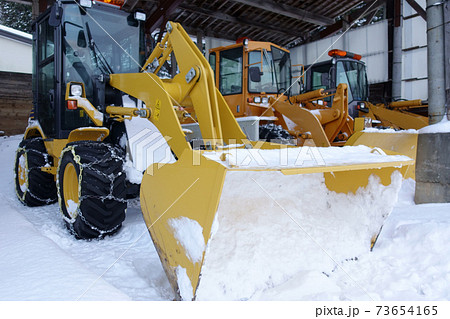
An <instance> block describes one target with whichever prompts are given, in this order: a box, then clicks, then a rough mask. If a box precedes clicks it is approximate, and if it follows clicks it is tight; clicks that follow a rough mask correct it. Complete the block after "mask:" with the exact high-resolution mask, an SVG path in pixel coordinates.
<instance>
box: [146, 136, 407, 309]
mask: <svg viewBox="0 0 450 319" xmlns="http://www.w3.org/2000/svg"><path fill="white" fill-rule="evenodd" d="M265 146H269V144H267V145H266V144H265ZM271 147H273V146H271ZM263 148H264V147H263ZM339 154H340V155H341V156H337V155H339ZM361 154H363V155H364V156H363V155H361ZM299 158H300V160H299ZM411 164H412V161H411V160H410V159H409V158H407V157H405V156H388V155H380V154H378V153H377V152H372V149H370V148H368V147H365V146H358V147H344V148H335V147H328V148H308V147H303V148H284V149H283V150H281V149H263V150H261V149H260V150H258V149H250V150H248V149H244V148H234V149H224V150H221V151H196V150H194V151H192V150H187V151H185V152H184V153H183V155H182V156H181V157H180V158H178V160H177V162H175V163H171V164H165V165H164V166H162V167H158V164H152V167H149V169H148V170H147V171H148V173H146V174H144V178H143V180H142V185H141V206H142V211H143V214H144V218H145V221H146V224H147V227H148V229H149V231H150V235H151V237H152V240H153V242H154V244H155V247H156V249H157V251H158V254H159V256H160V259H161V262H162V265H163V268H164V270H165V272H166V274H167V277H168V278H169V281H170V283H171V285H172V287H173V288H174V291H175V292H176V293H177V296H178V299H181V300H193V299H197V300H246V299H250V298H251V297H252V296H253V295H254V294H255V293H256V292H258V291H263V290H265V289H269V288H270V287H273V286H276V285H279V284H281V283H283V282H284V281H286V280H288V279H289V278H291V277H293V276H294V275H298V274H299V273H301V272H304V271H323V272H326V271H331V270H332V269H333V268H334V267H335V263H339V262H342V261H344V260H345V259H348V258H353V257H355V256H358V255H359V254H361V253H362V252H365V251H368V250H369V249H370V247H371V244H373V242H374V241H375V239H376V238H377V236H378V234H379V232H380V229H381V227H382V225H383V221H384V220H385V218H386V217H387V216H388V215H389V213H390V212H391V210H392V207H393V205H394V203H395V201H396V197H397V193H398V190H399V188H400V184H401V180H402V174H403V173H405V170H407V168H408V167H409V166H410V165H411Z"/></svg>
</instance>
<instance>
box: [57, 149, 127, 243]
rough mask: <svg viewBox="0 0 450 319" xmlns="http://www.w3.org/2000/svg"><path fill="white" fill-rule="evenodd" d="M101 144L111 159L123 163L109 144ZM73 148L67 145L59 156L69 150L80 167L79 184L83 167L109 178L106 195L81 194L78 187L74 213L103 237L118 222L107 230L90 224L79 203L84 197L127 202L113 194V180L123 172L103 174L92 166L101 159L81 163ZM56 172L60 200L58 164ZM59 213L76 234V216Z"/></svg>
mask: <svg viewBox="0 0 450 319" xmlns="http://www.w3.org/2000/svg"><path fill="white" fill-rule="evenodd" d="M103 145H106V146H107V147H108V149H109V151H110V152H111V158H112V159H116V160H119V161H121V162H122V163H123V161H124V159H123V157H121V156H119V155H117V154H116V151H115V150H114V149H113V148H112V147H111V146H110V145H108V144H106V143H105V144H103ZM75 148H76V145H69V146H67V147H66V148H65V149H64V150H63V151H62V153H61V157H60V158H61V159H62V158H63V156H64V154H65V153H66V152H69V151H70V152H71V153H72V155H73V159H74V161H75V162H76V163H77V164H78V166H79V168H80V173H79V176H78V178H79V180H78V183H79V185H80V184H81V181H82V178H83V176H82V175H83V170H84V169H85V168H89V169H90V170H92V171H94V172H96V173H97V174H99V175H101V176H103V177H105V178H107V179H109V181H110V192H109V194H108V195H106V196H94V195H81V187H79V188H78V198H79V204H78V206H77V215H76V216H80V218H81V220H82V221H83V222H84V223H85V224H86V225H87V226H89V227H90V228H91V229H93V230H95V231H97V232H98V233H99V236H98V237H99V238H101V237H104V236H105V235H108V234H109V233H113V232H114V231H115V230H116V229H117V228H118V227H120V226H121V225H120V224H119V225H116V226H115V227H113V228H111V229H107V230H103V229H99V228H98V227H96V226H94V225H92V224H91V223H90V222H89V221H88V220H87V219H86V218H85V217H84V216H83V213H82V212H81V210H80V205H81V202H82V201H83V199H86V198H95V199H100V200H101V201H102V202H103V201H104V200H105V199H113V200H115V201H118V202H122V203H126V202H127V200H126V199H123V198H118V197H115V196H114V195H113V188H114V180H115V178H117V177H119V176H120V175H122V174H123V172H119V173H118V174H105V173H104V172H102V171H100V170H98V169H96V168H94V167H93V166H94V165H97V164H101V163H102V162H104V161H102V160H96V161H93V162H90V163H85V164H83V163H81V160H80V156H79V155H77V154H76V152H75ZM57 172H58V173H57V177H56V181H57V191H58V201H61V198H62V197H61V194H60V187H59V165H58V169H57ZM60 206H61V203H60ZM61 214H62V215H63V219H64V220H65V221H66V222H67V223H68V224H69V225H70V231H71V232H72V233H73V234H76V232H75V231H74V229H73V223H74V222H75V221H76V217H75V218H68V217H66V216H65V215H64V213H63V212H62V211H61Z"/></svg>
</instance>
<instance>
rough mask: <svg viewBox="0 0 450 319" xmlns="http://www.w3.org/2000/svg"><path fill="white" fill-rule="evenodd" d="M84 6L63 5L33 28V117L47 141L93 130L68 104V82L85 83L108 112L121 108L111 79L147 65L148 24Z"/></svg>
mask: <svg viewBox="0 0 450 319" xmlns="http://www.w3.org/2000/svg"><path fill="white" fill-rule="evenodd" d="M80 3H81V4H78V3H76V2H75V1H73V0H72V1H69V0H67V1H58V2H56V3H55V4H54V5H53V6H52V7H51V8H49V9H48V10H47V11H46V12H45V13H43V14H42V15H41V16H40V17H39V18H38V19H37V20H36V22H35V23H34V24H33V51H34V54H33V60H34V61H33V62H34V64H33V111H34V112H33V113H34V114H35V119H37V120H38V121H39V124H40V126H41V128H42V130H43V132H44V134H45V135H46V137H48V138H56V139H64V138H67V137H68V135H69V133H70V132H71V131H72V130H74V129H76V128H80V127H86V126H94V124H93V123H92V121H91V120H90V119H89V117H88V116H87V114H86V113H85V112H84V111H83V110H81V109H73V108H72V107H71V106H70V105H69V104H68V103H67V101H66V98H67V97H66V87H67V84H68V83H70V82H80V83H83V85H84V92H85V94H86V98H87V99H88V100H89V101H90V102H91V103H92V105H94V106H95V107H97V108H99V109H100V111H103V108H105V107H106V105H121V103H122V101H121V98H122V97H121V94H120V92H118V91H117V90H113V89H112V88H111V87H109V85H108V83H107V78H108V75H109V74H112V73H130V72H133V73H135V72H138V71H139V70H140V65H142V64H143V59H144V43H143V39H144V36H143V21H139V20H137V19H136V18H135V16H134V15H133V14H132V13H127V12H124V11H122V10H120V7H119V6H116V5H111V4H107V3H103V2H100V1H95V2H94V1H91V0H84V1H81V2H80Z"/></svg>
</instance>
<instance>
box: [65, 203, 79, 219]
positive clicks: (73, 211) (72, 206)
mask: <svg viewBox="0 0 450 319" xmlns="http://www.w3.org/2000/svg"><path fill="white" fill-rule="evenodd" d="M77 210H78V203H75V202H74V201H73V200H71V199H69V200H68V201H67V213H68V214H69V216H70V218H71V219H72V220H73V219H75V218H76V217H77V216H78V212H77Z"/></svg>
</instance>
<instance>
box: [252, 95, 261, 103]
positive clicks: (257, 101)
mask: <svg viewBox="0 0 450 319" xmlns="http://www.w3.org/2000/svg"><path fill="white" fill-rule="evenodd" d="M253 102H255V103H261V97H260V96H255V97H254V98H253Z"/></svg>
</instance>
